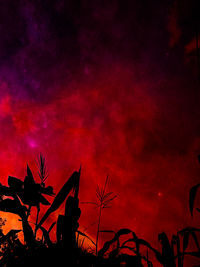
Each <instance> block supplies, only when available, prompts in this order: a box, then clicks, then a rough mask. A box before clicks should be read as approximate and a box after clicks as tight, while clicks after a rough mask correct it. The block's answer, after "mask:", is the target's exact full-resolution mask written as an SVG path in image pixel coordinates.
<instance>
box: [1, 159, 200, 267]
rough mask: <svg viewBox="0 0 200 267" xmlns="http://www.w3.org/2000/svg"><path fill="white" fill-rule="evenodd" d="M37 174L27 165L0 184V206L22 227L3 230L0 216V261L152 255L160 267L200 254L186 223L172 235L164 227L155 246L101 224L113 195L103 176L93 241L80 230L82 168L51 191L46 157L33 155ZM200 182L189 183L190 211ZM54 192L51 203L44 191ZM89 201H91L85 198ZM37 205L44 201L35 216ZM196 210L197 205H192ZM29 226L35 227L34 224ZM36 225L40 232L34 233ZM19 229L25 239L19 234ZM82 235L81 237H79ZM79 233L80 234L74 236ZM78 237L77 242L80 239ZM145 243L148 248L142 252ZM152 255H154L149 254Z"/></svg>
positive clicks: (117, 259) (141, 262)
mask: <svg viewBox="0 0 200 267" xmlns="http://www.w3.org/2000/svg"><path fill="white" fill-rule="evenodd" d="M37 164H38V175H39V178H40V181H41V182H40V183H36V182H35V180H34V177H33V174H32V172H31V169H30V167H29V166H28V165H27V174H26V176H25V179H24V181H22V180H21V179H19V178H16V177H12V176H8V186H4V185H2V184H0V211H2V212H9V213H13V214H17V215H18V216H19V217H20V221H21V222H22V229H21V230H16V229H11V230H10V231H9V232H8V233H7V234H4V233H3V231H2V227H3V226H4V225H5V223H6V221H5V220H3V219H2V218H0V266H3V267H11V266H12V267H13V266H20V267H23V266H88V267H98V266H106V267H107V266H116V267H119V266H127V267H128V266H135V267H142V266H148V267H152V266H153V261H155V259H156V260H157V261H158V262H159V263H160V264H161V265H162V266H164V267H176V266H177V267H183V266H184V258H185V256H192V257H195V258H200V245H199V232H200V229H198V228H195V227H185V228H184V229H182V230H180V231H178V232H177V233H176V234H174V235H173V236H172V239H171V241H170V240H169V239H168V237H167V234H166V233H164V232H163V233H160V234H159V235H158V240H159V242H160V244H161V249H156V248H154V247H152V245H151V244H150V243H149V242H147V241H146V240H144V239H142V238H140V237H138V236H137V234H136V233H135V232H133V231H132V230H130V229H127V228H123V229H120V230H119V231H117V232H114V231H112V230H104V231H102V230H101V229H100V222H101V212H102V210H103V209H104V208H106V207H108V205H109V204H110V203H111V201H112V200H113V199H114V198H115V197H116V196H115V195H114V194H113V193H112V192H106V186H107V182H108V177H107V178H106V181H105V184H104V187H103V188H102V189H101V188H100V187H97V190H96V195H97V200H98V201H97V203H93V204H95V205H96V206H97V207H98V208H99V217H98V228H97V236H96V241H93V240H92V239H91V238H90V237H89V236H88V235H87V234H86V233H83V232H81V231H80V230H79V223H78V221H79V218H80V216H81V210H80V208H79V183H80V176H81V168H80V169H79V171H74V172H73V174H72V175H71V176H70V177H69V179H67V180H66V182H65V183H64V185H63V186H62V187H61V189H60V191H59V192H58V193H57V194H56V195H55V193H54V192H53V187H52V186H46V184H45V183H46V180H47V178H48V172H47V167H46V162H45V158H44V157H43V155H41V154H40V156H39V157H38V162H37ZM199 186H200V184H198V185H196V186H194V187H192V188H191V190H190V194H189V208H190V212H191V215H193V210H194V203H195V198H196V193H197V189H198V187H199ZM44 195H46V196H51V197H54V199H53V201H52V203H50V202H49V201H48V200H47V199H46V197H45V196H44ZM63 203H65V211H64V214H59V215H58V218H57V221H55V222H53V223H52V224H51V225H50V227H49V228H48V229H46V228H45V227H44V226H43V224H44V223H45V221H46V220H47V219H48V218H49V216H50V215H51V214H52V213H54V212H55V211H57V210H58V209H59V207H60V206H61V205H62V204H63ZM88 203H92V202H88ZM41 205H44V206H49V207H48V208H47V210H46V212H45V213H44V214H43V216H42V218H41V219H40V220H39V213H40V208H41ZM33 207H36V209H37V213H36V220H35V223H33V227H32V226H31V222H30V215H31V212H32V208H33ZM197 211H199V209H197ZM55 226H56V241H54V242H53V241H52V240H51V238H50V232H51V231H52V229H53V228H54V227H55ZM33 228H34V229H33ZM37 231H41V233H42V236H41V237H38V238H37ZM19 232H22V233H23V236H24V242H21V241H20V240H19V238H18V233H19ZM103 232H109V233H111V234H112V235H113V238H112V239H111V240H109V241H107V242H105V244H104V245H103V247H102V248H100V249H99V248H98V238H99V233H103ZM80 236H82V241H81V239H80ZM85 238H87V239H89V240H90V241H91V243H92V244H93V245H94V248H95V249H94V252H92V251H89V250H88V249H87V247H86V248H85V247H84V246H83V243H84V240H85ZM191 238H192V239H193V241H194V244H195V250H194V251H193V250H192V251H191V250H188V248H189V245H190V239H191ZM79 239H80V240H79ZM80 241H81V242H80ZM144 249H146V251H147V253H146V255H144ZM152 255H154V260H152V259H150V258H151V257H152Z"/></svg>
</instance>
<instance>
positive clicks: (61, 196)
mask: <svg viewBox="0 0 200 267" xmlns="http://www.w3.org/2000/svg"><path fill="white" fill-rule="evenodd" d="M79 177H80V173H79V172H77V171H75V172H74V173H73V174H72V175H71V177H70V178H69V179H68V180H67V182H66V183H65V184H64V185H63V187H62V188H61V190H60V191H59V192H58V194H57V195H56V197H55V199H54V201H53V203H52V204H51V206H50V207H49V209H48V210H47V212H46V213H45V214H44V216H43V217H42V219H41V221H40V222H39V225H38V227H40V226H41V225H42V224H43V223H44V222H45V220H46V219H47V218H48V216H49V215H50V214H51V213H52V212H54V211H56V210H57V209H58V208H59V207H60V205H61V204H62V203H63V202H64V201H65V199H66V197H67V196H68V194H69V193H70V191H71V190H72V189H73V188H74V187H75V185H76V184H77V180H79Z"/></svg>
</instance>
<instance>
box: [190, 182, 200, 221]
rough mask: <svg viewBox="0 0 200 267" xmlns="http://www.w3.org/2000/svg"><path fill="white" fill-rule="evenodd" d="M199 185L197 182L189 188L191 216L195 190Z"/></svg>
mask: <svg viewBox="0 0 200 267" xmlns="http://www.w3.org/2000/svg"><path fill="white" fill-rule="evenodd" d="M199 187H200V184H197V185H195V186H193V187H192V188H191V189H190V193H189V208H190V213H191V216H193V210H194V202H195V198H196V194H197V190H198V188H199Z"/></svg>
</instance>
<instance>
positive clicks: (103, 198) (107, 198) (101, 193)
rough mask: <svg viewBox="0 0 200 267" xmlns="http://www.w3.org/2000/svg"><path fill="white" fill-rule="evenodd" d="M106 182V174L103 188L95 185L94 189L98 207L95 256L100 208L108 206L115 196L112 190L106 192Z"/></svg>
mask: <svg viewBox="0 0 200 267" xmlns="http://www.w3.org/2000/svg"><path fill="white" fill-rule="evenodd" d="M107 183H108V176H107V177H106V181H105V184H104V188H103V189H100V188H99V186H97V190H96V196H97V199H98V203H97V206H98V207H99V218H98V225H97V235H96V255H97V256H98V241H99V233H100V224H101V215H102V210H103V209H105V208H109V204H110V203H111V201H112V200H113V199H114V198H116V195H114V196H113V193H112V192H109V193H106V186H107Z"/></svg>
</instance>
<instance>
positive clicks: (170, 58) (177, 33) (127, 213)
mask: <svg viewBox="0 0 200 267" xmlns="http://www.w3.org/2000/svg"><path fill="white" fill-rule="evenodd" d="M11 2H12V1H10V2H9V1H8V3H9V4H5V5H4V7H3V8H4V11H5V10H6V12H8V10H9V9H10V8H11V7H12V3H11ZM58 2H59V3H60V5H61V7H63V5H65V4H64V2H62V1H58ZM69 2H70V1H69ZM86 2H87V1H86ZM86 2H85V4H82V7H81V8H80V9H79V13H78V11H77V10H76V8H75V7H74V6H73V4H72V3H71V4H69V6H68V7H66V9H64V11H62V8H61V7H59V5H57V4H55V3H56V2H55V3H54V5H55V6H54V8H57V9H55V10H56V11H55V14H54V13H53V14H52V12H54V11H52V8H53V6H49V10H47V11H44V10H43V9H42V7H41V6H40V4H37V5H36V4H34V2H32V1H31V3H30V4H24V3H22V2H20V1H19V3H18V4H17V13H16V15H15V16H13V18H10V19H8V18H6V17H5V16H4V17H3V19H4V20H3V22H4V24H3V25H4V27H5V28H7V29H8V33H7V35H6V37H5V36H4V39H3V41H2V44H1V46H0V48H1V50H2V51H3V52H1V59H2V61H1V65H0V127H1V131H0V148H1V149H0V162H1V164H0V178H1V183H2V184H6V183H7V177H8V175H13V176H16V177H19V178H22V179H23V178H24V176H25V170H26V164H27V163H28V164H29V165H30V167H31V169H32V170H33V173H34V174H35V177H37V169H36V165H35V159H36V157H37V155H38V154H39V153H40V152H42V153H43V154H44V155H45V157H46V160H47V167H48V170H49V178H48V180H47V183H48V184H49V185H52V186H54V188H55V191H56V192H58V190H59V188H60V187H61V186H62V185H63V184H64V182H65V181H66V179H67V178H68V177H69V176H70V175H71V173H72V172H73V171H74V170H78V169H79V167H80V165H82V175H81V185H80V201H81V202H82V201H94V200H95V190H96V186H97V185H103V184H104V181H105V179H106V176H107V175H109V179H110V180H109V181H110V182H109V188H108V189H109V190H110V191H113V192H114V193H115V194H117V196H118V197H117V199H116V200H114V201H113V205H112V208H111V209H108V210H105V211H104V212H103V215H102V228H103V229H109V230H118V229H120V228H122V227H126V228H131V229H132V230H133V231H135V232H136V233H137V234H138V235H139V236H140V237H143V238H145V239H147V240H149V241H150V242H152V243H153V244H155V245H157V246H158V242H157V235H158V233H160V232H162V231H166V232H167V233H169V235H170V234H172V233H176V231H177V230H180V229H181V228H183V227H185V226H188V225H192V224H194V225H195V223H196V218H195V219H194V220H193V221H192V220H191V218H190V215H189V210H188V192H189V188H190V187H191V186H193V185H194V184H195V183H197V182H198V181H199V172H200V166H199V164H198V162H197V155H198V153H199V151H200V136H199V130H200V125H199V93H198V79H197V69H196V63H195V62H196V61H195V56H194V55H193V51H194V45H193V43H194V34H193V32H192V26H191V25H190V24H188V25H189V26H188V28H187V27H185V26H184V25H185V24H184V22H185V21H187V20H188V21H190V18H192V17H191V14H192V11H191V10H192V7H190V4H189V2H188V3H185V7H184V8H183V9H180V6H179V4H178V1H176V2H173V1H171V2H170V3H169V4H167V3H165V4H161V3H160V4H158V5H157V9H155V6H154V4H150V3H149V4H148V6H146V7H145V9H144V14H143V13H141V12H142V10H143V9H142V8H143V7H142V6H140V4H139V3H137V4H136V2H134V1H133V2H134V4H135V5H133V4H132V3H131V1H128V4H126V5H125V4H123V3H122V2H121V1H119V2H120V3H118V2H117V1H113V2H112V4H110V5H109V6H106V5H107V4H106V3H104V5H103V7H102V6H101V5H100V4H96V6H95V5H94V4H89V3H88V2H87V3H86ZM117 3H118V4H117ZM52 5H53V4H52ZM141 5H142V4H141ZM187 5H188V6H187ZM191 5H192V4H191ZM86 7H90V9H87V8H86ZM130 7H134V8H133V9H132V11H131V12H130V10H129V9H130ZM187 8H188V10H189V11H187V12H188V13H187V12H186V10H187ZM189 8H191V10H190V9H189ZM148 9H149V10H148ZM35 10H37V11H38V13H34V11H35ZM183 10H184V11H185V13H184V12H183ZM165 11H166V12H165ZM2 12H3V11H2ZM45 12H46V13H45ZM56 12H57V13H58V14H59V12H61V15H63V16H64V14H65V15H66V14H67V16H68V20H67V22H66V21H64V19H63V20H61V21H60V20H59V19H58V18H57V17H56V19H55V21H54V20H53V18H54V17H55V16H56V15H57V13H56ZM62 12H63V13H62ZM65 12H68V13H65ZM138 12H139V14H140V16H139V14H138ZM190 12H191V14H190ZM163 14H165V15H163ZM61 17H62V16H61ZM18 19H19V20H18ZM24 21H26V24H24ZM191 24H192V23H191ZM11 25H15V32H16V34H15V32H13V30H12V27H11ZM3 29H4V28H3ZM22 29H23V30H22ZM17 38H18V39H19V40H21V42H22V43H20V45H17V44H16V39H17ZM18 39H17V40H18ZM8 43H10V44H11V45H10V48H8V46H7V45H8ZM36 180H37V178H36ZM38 181H39V180H38ZM81 209H82V215H81V219H80V227H81V229H85V228H87V233H88V234H90V235H91V236H92V237H94V236H95V233H96V225H92V226H90V225H91V224H93V223H95V222H96V221H97V215H98V212H97V210H95V209H94V208H93V207H91V206H89V205H86V204H81ZM61 211H62V210H61ZM1 216H2V217H5V216H6V214H2V213H1ZM54 219H55V217H54V216H51V219H50V220H52V221H53V220H54ZM13 225H14V226H16V220H13V221H12V223H11V222H10V221H9V222H7V228H9V227H12V226H13ZM107 238H108V237H107V236H105V235H103V234H102V236H101V241H104V240H106V239H107Z"/></svg>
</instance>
